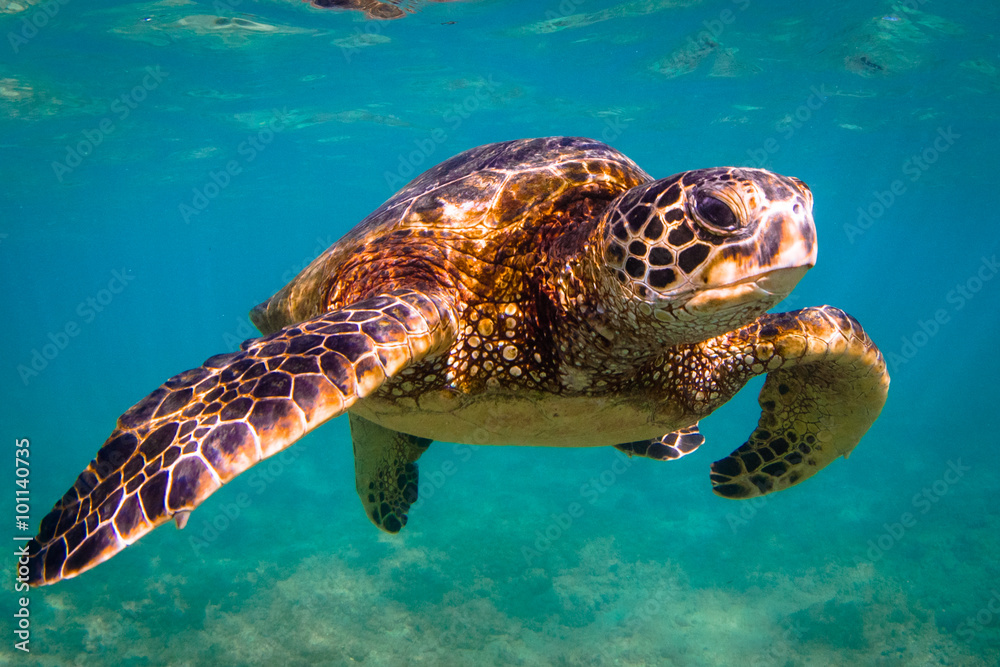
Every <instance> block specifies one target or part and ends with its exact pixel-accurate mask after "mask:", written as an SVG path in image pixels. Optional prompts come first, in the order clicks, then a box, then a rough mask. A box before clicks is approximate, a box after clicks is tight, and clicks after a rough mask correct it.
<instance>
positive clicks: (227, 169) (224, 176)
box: [177, 107, 289, 224]
mask: <svg viewBox="0 0 1000 667" xmlns="http://www.w3.org/2000/svg"><path fill="white" fill-rule="evenodd" d="M272 113H273V115H272V116H271V119H270V120H269V121H267V123H265V124H264V127H263V128H262V129H260V130H258V131H257V133H256V134H250V135H247V138H246V139H244V140H243V141H241V142H240V143H239V145H238V146H237V147H236V152H237V153H238V154H239V155H240V157H241V158H242V159H240V160H230V161H229V162H227V163H226V164H225V166H224V167H222V168H221V169H219V170H218V171H216V170H214V169H213V170H210V171H209V172H208V179H207V180H206V181H205V183H204V185H202V186H201V187H198V188H193V189H192V190H191V192H192V196H191V202H190V203H187V202H181V203H180V204H178V205H177V210H178V212H179V213H180V215H181V219H182V220H184V224H190V222H191V218H193V217H195V216H198V215H201V214H202V213H203V212H204V211H205V209H207V208H208V206H209V204H211V203H212V200H214V199H215V198H216V197H218V196H219V194H220V193H221V192H222V191H223V190H225V189H226V188H228V187H229V185H230V184H231V183H232V182H233V178H235V177H236V176H239V175H240V174H242V173H243V167H244V166H246V165H248V164H250V163H251V162H253V161H254V160H256V159H257V156H258V155H260V153H261V152H263V151H264V149H266V148H267V147H268V146H270V145H271V142H273V141H274V138H275V136H277V135H278V134H279V133H280V132H282V131H283V130H284V129H285V128H286V126H287V122H288V115H289V114H288V107H285V108H284V109H273V110H272Z"/></svg>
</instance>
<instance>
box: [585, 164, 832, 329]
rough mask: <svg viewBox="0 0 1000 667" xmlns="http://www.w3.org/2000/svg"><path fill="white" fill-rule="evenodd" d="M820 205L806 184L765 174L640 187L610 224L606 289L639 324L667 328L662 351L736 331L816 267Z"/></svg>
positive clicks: (731, 172) (693, 175)
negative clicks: (815, 217) (665, 347)
mask: <svg viewBox="0 0 1000 667" xmlns="http://www.w3.org/2000/svg"><path fill="white" fill-rule="evenodd" d="M812 204H813V199H812V193H811V192H810V191H809V188H808V187H807V186H806V184H805V183H803V182H802V181H800V180H798V179H797V178H790V177H786V176H780V175H778V174H774V173H771V172H769V171H765V170H763V169H749V168H737V167H720V168H714V169H698V170H694V171H688V172H684V173H682V174H677V175H675V176H671V177H670V178H665V179H662V180H659V181H654V182H652V183H646V184H644V185H640V186H637V187H635V188H632V189H631V190H629V191H628V192H626V193H625V194H623V195H622V196H621V197H619V198H618V199H617V200H616V201H615V202H614V203H613V205H612V207H611V208H610V209H609V210H608V212H607V213H606V214H605V216H604V219H603V222H602V229H601V234H602V236H601V239H602V241H601V243H600V249H599V250H600V252H601V253H602V257H601V258H600V259H599V263H600V264H601V266H602V270H603V271H604V272H605V276H606V280H605V281H602V282H604V283H605V284H607V283H610V284H611V285H612V286H613V291H615V292H617V297H616V298H618V297H622V298H624V301H625V303H624V304H623V305H625V306H626V308H627V310H629V311H631V312H634V313H635V318H636V321H645V322H647V323H649V324H653V320H655V321H656V322H657V323H659V324H657V325H656V326H657V328H658V329H659V330H660V331H662V332H663V333H662V334H661V335H660V336H659V338H660V339H661V343H662V342H663V340H664V339H665V340H666V341H667V342H669V343H682V342H697V341H701V340H705V339H707V338H711V337H712V336H717V335H719V334H721V333H725V332H726V331H731V330H732V329H734V328H736V327H739V326H743V325H745V324H748V323H750V322H752V321H753V320H754V319H756V318H757V317H758V316H759V315H761V314H762V313H764V312H765V311H766V310H767V309H769V308H771V307H772V306H774V305H775V304H776V303H778V302H779V301H781V300H782V299H784V298H785V297H786V296H787V295H788V294H789V293H790V292H791V291H792V288H794V287H795V285H796V283H798V281H799V279H801V278H802V276H803V275H804V274H805V272H806V271H807V270H809V269H810V268H811V267H812V266H813V265H814V264H815V263H816V227H815V224H814V223H813V218H812ZM629 319H633V318H632V317H630V318H629ZM642 328H643V329H645V328H646V327H642Z"/></svg>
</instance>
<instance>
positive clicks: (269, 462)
mask: <svg viewBox="0 0 1000 667" xmlns="http://www.w3.org/2000/svg"><path fill="white" fill-rule="evenodd" d="M299 451H300V450H297V449H295V448H294V447H290V448H288V449H284V450H282V451H281V452H279V453H278V454H275V455H274V456H271V457H270V458H267V459H265V460H263V461H261V462H260V463H258V464H256V465H255V466H254V467H253V468H252V469H251V470H250V472H249V474H248V479H247V484H248V486H249V487H250V491H251V492H252V495H251V493H249V492H247V491H241V492H240V493H238V494H236V498H235V499H234V501H233V502H226V503H222V504H221V505H220V507H219V509H218V510H217V511H216V512H215V514H213V515H212V517H211V518H206V519H202V521H201V524H200V525H199V526H198V527H197V528H194V530H197V531H198V532H197V533H196V534H194V535H191V536H190V537H189V538H188V544H190V545H191V550H192V551H193V552H194V554H195V555H196V556H197V555H198V554H200V553H201V552H202V551H204V550H205V549H207V548H208V547H209V546H211V545H212V543H214V542H215V541H216V540H218V539H219V536H220V535H222V534H223V533H224V532H226V531H227V530H229V528H230V527H231V526H232V525H233V524H234V523H235V522H236V520H237V519H239V518H240V516H242V514H243V513H244V512H245V511H246V510H247V508H249V507H250V506H251V505H253V501H254V498H256V497H257V496H260V495H261V494H263V493H264V492H265V491H267V490H268V488H270V487H271V486H272V485H273V484H274V482H275V480H277V479H278V478H279V477H281V476H282V475H283V474H284V473H285V470H287V469H288V467H289V466H291V465H292V464H293V463H295V461H296V460H298V458H299V456H300V454H299ZM182 521H183V524H181V525H184V524H186V523H187V520H186V519H185V520H182ZM186 527H187V526H185V528H186Z"/></svg>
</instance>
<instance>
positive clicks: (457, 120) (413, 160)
mask: <svg viewBox="0 0 1000 667" xmlns="http://www.w3.org/2000/svg"><path fill="white" fill-rule="evenodd" d="M499 86H500V84H498V83H497V82H496V81H494V80H493V75H492V74H490V75H489V76H488V77H486V80H485V82H484V83H483V85H481V86H477V87H476V89H475V90H474V91H473V92H472V94H470V95H468V96H466V97H465V99H463V100H462V101H461V102H456V103H455V104H454V105H452V107H451V108H450V109H448V110H447V111H445V112H444V113H443V114H442V115H441V120H442V121H443V122H444V124H445V125H444V126H443V127H436V128H434V129H433V130H431V132H430V133H429V134H428V135H427V136H426V137H424V138H422V139H414V140H413V145H414V147H415V148H414V150H412V151H410V152H408V153H400V154H399V156H398V164H397V166H396V171H394V172H393V171H386V172H384V173H383V177H384V178H385V184H386V186H388V188H389V189H390V190H392V191H393V192H396V191H397V190H399V188H400V186H402V185H405V184H406V183H407V182H409V180H410V178H412V177H413V176H415V175H416V174H417V173H418V169H419V167H420V166H421V165H422V164H424V163H425V162H427V160H428V159H429V158H430V157H431V156H432V155H434V153H435V152H436V151H437V149H438V147H439V146H441V145H442V144H443V143H445V142H446V141H448V137H449V132H455V131H456V130H458V128H460V127H461V126H462V123H464V122H465V121H466V120H468V119H469V118H470V117H471V116H472V114H474V113H475V112H476V111H477V110H478V109H479V108H480V107H481V106H482V104H483V103H484V102H486V101H487V100H488V99H489V95H490V94H491V93H493V92H494V91H495V90H496V89H497V88H498V87H499Z"/></svg>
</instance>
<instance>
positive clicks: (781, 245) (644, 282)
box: [29, 137, 889, 585]
mask: <svg viewBox="0 0 1000 667" xmlns="http://www.w3.org/2000/svg"><path fill="white" fill-rule="evenodd" d="M815 258H816V237H815V227H814V224H813V220H812V195H811V193H810V191H809V189H808V188H807V187H806V186H805V184H804V183H802V182H801V181H799V180H798V179H794V178H788V177H784V176H779V175H777V174H773V173H770V172H767V171H763V170H758V169H743V168H735V167H729V168H715V169H701V170H696V171H690V172H684V173H682V174H678V175H676V176H672V177H670V178H666V179H661V180H656V181H654V180H653V179H652V178H651V177H650V176H649V175H647V174H646V173H645V172H644V171H642V170H641V169H640V168H639V167H638V166H636V165H635V164H634V163H633V162H632V161H631V160H629V159H628V158H626V157H625V156H623V155H622V154H621V153H619V152H617V151H615V150H614V149H612V148H610V147H608V146H606V145H604V144H601V143H599V142H596V141H592V140H587V139H579V138H565V137H551V138H546V139H529V140H521V141H512V142H504V143H499V144H490V145H487V146H481V147H479V148H475V149H472V150H469V151H466V152H465V153H462V154H460V155H458V156H456V157H454V158H451V159H450V160H447V161H445V162H444V163H442V164H440V165H438V166H437V167H434V168H433V169H431V170H429V171H428V172H426V173H425V174H423V175H421V176H419V177H418V178H416V179H415V180H414V181H413V182H411V183H410V184H409V185H407V186H406V187H405V188H404V189H403V190H402V191H400V192H399V193H397V194H396V195H395V196H394V197H392V198H391V199H390V200H389V201H388V202H386V203H385V204H384V205H382V206H381V207H380V208H379V209H378V210H376V211H375V212H374V213H372V214H371V215H370V216H368V217H367V218H366V219H365V220H364V221H362V222H361V223H360V224H359V225H358V226H357V227H355V228H354V229H353V230H352V231H351V232H349V233H348V234H347V235H346V236H344V238H342V239H341V240H340V241H338V242H337V243H336V244H334V245H333V246H332V247H331V248H330V249H329V250H327V251H326V252H325V253H324V254H323V255H321V256H320V257H318V258H317V259H316V260H315V261H314V262H313V263H312V264H310V265H309V266H308V267H306V269H304V270H303V271H302V273H300V274H299V276H298V277H296V278H295V279H294V280H293V281H292V282H291V283H289V284H288V285H287V286H286V287H285V288H283V289H282V290H281V291H280V292H278V293H277V294H275V295H274V296H273V297H271V298H270V299H269V300H268V301H266V302H265V303H263V304H261V305H260V306H258V307H257V308H255V309H254V310H253V312H252V314H251V317H252V318H253V320H254V323H255V324H256V325H257V326H258V328H259V329H260V330H261V331H262V332H263V333H264V334H265V336H264V337H263V338H258V339H253V340H249V341H246V342H245V343H244V344H243V346H242V350H241V351H240V352H237V353H233V354H223V355H218V356H215V357H212V358H210V359H209V360H207V361H206V362H205V363H204V364H203V365H202V366H201V367H199V368H195V369H193V370H189V371H186V372H184V373H181V374H179V375H177V376H174V377H173V378H171V379H170V380H168V381H167V382H166V383H165V384H164V385H163V386H161V387H160V388H159V389H157V390H156V391H154V392H153V393H152V394H150V395H149V396H147V397H146V398H145V399H143V400H142V401H140V402H139V403H138V404H136V405H135V406H133V407H132V408H130V409H129V410H128V411H127V412H126V413H125V414H124V415H122V417H121V418H120V419H119V420H118V425H117V428H116V429H115V431H114V432H113V433H112V434H111V437H110V438H109V439H108V441H107V442H106V443H105V444H104V446H103V447H102V448H101V449H100V451H99V452H98V453H97V457H96V459H95V460H94V461H92V462H91V464H90V465H89V466H88V467H87V469H86V470H85V471H84V472H83V473H82V474H81V475H80V476H79V478H78V479H77V481H76V483H75V484H74V485H73V487H72V488H71V489H70V490H69V491H68V492H67V493H66V495H65V496H63V498H62V499H61V500H60V501H59V502H58V503H57V504H56V506H55V508H54V509H53V510H52V511H51V512H50V513H49V514H48V515H47V516H46V517H45V518H44V519H43V520H42V523H41V527H40V529H39V534H38V536H37V537H36V538H35V539H34V540H33V541H32V542H31V543H30V547H29V551H30V554H31V556H30V565H29V570H30V572H29V579H30V582H31V583H32V584H34V585H40V584H49V583H54V582H56V581H58V580H60V579H64V578H67V577H72V576H75V575H77V574H79V573H80V572H82V571H84V570H86V569H89V568H90V567H93V566H94V565H96V564H98V563H100V562H102V561H104V560H107V559H108V558H110V557H111V556H113V555H114V554H115V553H117V552H118V551H120V550H121V549H123V548H124V547H125V546H127V545H128V544H131V543H132V542H134V541H135V540H137V539H138V538H139V537H141V536H142V535H143V534H145V533H147V532H149V531H150V530H152V529H153V528H154V527H156V526H157V525H159V524H161V523H164V522H165V521H167V520H168V519H170V518H171V517H173V518H174V519H175V520H176V521H177V523H178V525H179V526H183V525H184V523H185V522H186V520H187V516H188V514H189V513H190V512H191V511H192V510H193V509H194V508H195V507H197V506H198V505H199V504H200V503H201V502H202V501H204V500H205V498H207V497H208V496H209V495H210V494H211V493H212V492H214V491H215V490H216V489H218V488H219V487H220V486H221V485H223V484H225V483H226V482H228V481H230V480H231V479H233V478H234V477H235V476H237V475H238V474H240V473H241V472H243V471H245V470H246V469H248V468H249V467H251V466H253V465H254V464H256V463H257V462H259V461H261V460H262V459H264V458H266V457H268V456H271V455H272V454H274V453H276V452H278V451H280V450H282V449H284V448H285V447H288V446H289V445H291V444H293V443H294V442H295V441H296V440H298V439H299V438H300V437H302V436H303V435H304V434H305V433H306V432H308V431H310V430H312V429H313V428H316V427H317V426H319V425H320V424H322V423H323V422H325V421H326V420H328V419H330V418H332V417H336V416H338V415H340V414H342V413H344V412H349V413H350V421H351V431H352V437H353V440H354V451H355V461H356V481H357V487H358V493H359V495H360V497H361V500H362V503H363V505H364V506H365V509H366V511H367V513H368V515H369V517H370V518H371V519H372V521H373V522H374V523H375V524H376V525H378V526H379V527H380V528H382V529H384V530H387V531H389V532H396V531H398V530H399V529H400V528H402V526H403V525H405V524H406V520H407V511H408V509H409V507H410V505H411V504H412V502H413V501H414V500H415V499H416V493H417V467H416V460H417V458H418V457H419V456H420V455H421V454H422V453H423V451H424V450H425V449H426V448H427V447H428V445H429V444H430V443H431V442H432V441H433V440H447V441H453V442H467V443H471V444H501V445H506V444H513V445H548V446H562V447H577V446H616V447H618V448H619V449H621V450H623V451H626V452H628V453H629V454H631V455H638V456H644V457H647V458H651V459H658V460H668V459H673V458H677V457H679V456H683V455H684V454H687V453H690V452H691V451H693V450H694V449H695V448H697V447H698V445H700V444H701V443H702V441H703V438H702V437H701V435H700V434H699V433H698V427H697V424H698V421H699V420H700V419H701V418H703V417H705V416H706V415H708V414H710V413H711V412H712V411H713V410H715V409H716V408H718V407H719V406H720V405H722V404H724V403H725V402H726V401H728V400H729V399H730V398H731V397H732V396H733V395H734V394H735V393H736V392H737V391H739V389H740V388H741V387H742V386H743V385H744V384H745V383H746V381H747V380H748V379H749V378H750V377H753V376H755V375H760V374H764V373H766V374H767V379H766V381H765V383H764V387H763V389H762V390H761V394H760V405H761V409H762V414H761V417H760V421H759V423H758V425H757V428H756V429H755V430H754V431H753V433H752V434H751V435H750V437H749V438H748V440H747V441H746V443H744V444H743V445H742V446H741V447H739V448H738V449H737V450H736V451H734V452H733V453H732V454H731V455H730V456H728V457H726V458H724V459H722V460H720V461H718V462H716V463H715V464H713V466H712V474H711V480H712V484H713V486H714V490H715V491H716V493H718V494H720V495H722V496H726V497H732V498H747V497H752V496H756V495H761V494H764V493H769V492H771V491H776V490H781V489H784V488H787V487H789V486H791V485H793V484H796V483H798V482H799V481H801V480H803V479H805V478H807V477H809V476H811V475H812V474H814V473H815V472H816V471H818V470H819V469H820V468H822V467H823V466H825V465H827V464H828V463H830V462H831V461H833V460H834V459H835V458H837V457H839V456H841V455H845V456H846V455H847V454H848V453H849V452H850V451H851V450H852V449H853V447H854V446H855V445H856V444H857V442H858V441H859V439H860V438H861V436H862V435H863V434H864V433H865V432H866V431H867V430H868V428H869V426H870V425H871V424H872V422H873V421H874V420H875V418H876V417H877V416H878V414H879V411H880V410H881V408H882V405H883V403H884V401H885V396H886V392H887V389H888V383H889V379H888V375H887V373H886V369H885V363H884V361H883V359H882V356H881V354H880V353H879V351H878V349H877V348H876V347H875V345H874V343H872V341H871V340H870V339H869V338H868V336H867V335H866V334H865V332H864V331H863V330H862V328H861V326H860V325H859V324H858V323H857V321H856V320H854V319H853V318H851V317H850V316H849V315H846V314H845V313H843V312H842V311H840V310H837V309H835V308H831V307H828V306H823V307H818V308H806V309H803V310H799V311H795V312H790V313H779V314H765V313H766V311H767V309H769V308H770V307H771V306H773V305H774V304H776V303H777V302H778V301H780V300H781V299H782V298H784V297H785V296H786V295H787V294H788V293H789V292H790V291H791V289H792V288H793V287H794V285H795V284H796V283H797V282H798V280H799V279H800V278H801V277H802V275H803V274H804V273H805V271H806V270H807V269H808V268H810V267H811V266H812V265H813V264H814V262H815Z"/></svg>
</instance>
